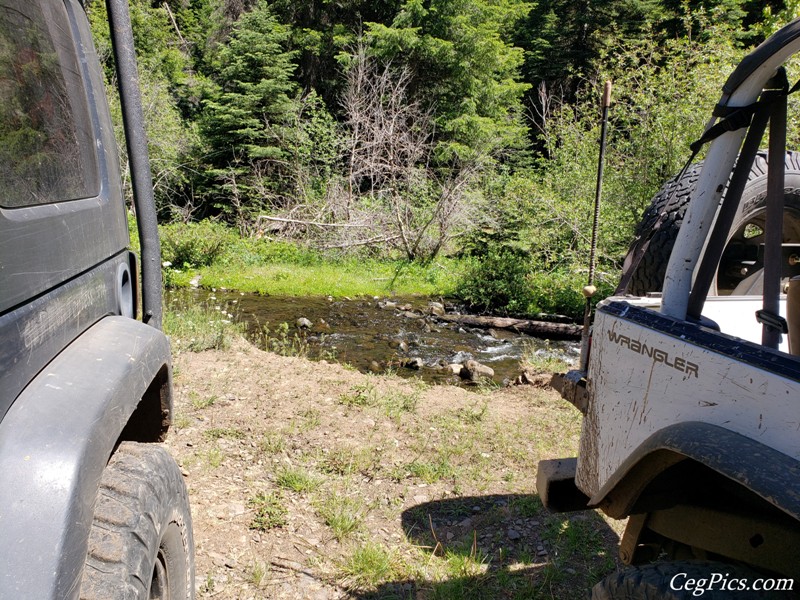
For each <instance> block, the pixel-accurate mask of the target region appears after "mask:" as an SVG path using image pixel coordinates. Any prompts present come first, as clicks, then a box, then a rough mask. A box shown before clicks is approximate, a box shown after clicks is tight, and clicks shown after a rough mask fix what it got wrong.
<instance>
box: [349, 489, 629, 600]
mask: <svg viewBox="0 0 800 600" xmlns="http://www.w3.org/2000/svg"><path fill="white" fill-rule="evenodd" d="M402 524H403V530H404V531H405V533H406V536H407V537H408V539H409V541H411V542H412V543H413V544H414V545H416V546H418V547H421V548H424V549H425V550H426V551H427V552H428V553H429V554H430V560H429V563H428V569H426V574H428V573H429V574H430V576H427V575H426V577H425V578H423V579H421V580H411V581H392V582H389V583H385V584H383V585H382V586H380V587H379V588H378V589H377V590H374V591H370V592H361V593H356V594H355V597H356V598H359V599H361V600H377V599H390V598H402V599H409V600H410V599H413V600H427V599H434V598H435V599H448V600H449V599H453V600H455V599H460V598H463V599H475V600H478V599H481V600H483V599H486V600H494V599H505V598H508V599H519V600H521V599H539V598H542V599H545V598H547V599H554V600H570V599H573V598H575V599H577V598H581V599H585V598H587V597H588V590H589V589H590V588H591V586H592V585H594V583H596V582H597V581H598V580H599V579H601V578H602V577H604V576H605V575H606V574H608V573H609V572H611V571H613V570H614V569H615V568H616V566H617V559H616V557H617V546H618V544H619V537H618V535H617V534H616V532H615V531H614V530H612V529H611V528H610V527H609V526H608V524H607V523H606V522H605V521H604V520H603V518H602V517H601V516H600V515H599V514H598V513H596V512H594V511H588V512H580V513H571V514H553V513H550V512H548V511H547V510H545V508H544V507H543V506H542V503H541V501H540V500H539V498H538V496H536V495H491V496H478V497H466V498H464V497H461V498H453V499H447V500H439V501H434V502H427V503H425V504H420V505H418V506H414V507H412V508H409V509H408V510H406V511H404V512H403V514H402Z"/></svg>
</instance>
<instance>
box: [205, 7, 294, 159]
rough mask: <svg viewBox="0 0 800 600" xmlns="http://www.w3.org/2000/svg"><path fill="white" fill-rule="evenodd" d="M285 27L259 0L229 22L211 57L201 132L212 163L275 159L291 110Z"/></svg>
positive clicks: (290, 69) (291, 84) (282, 153)
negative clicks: (210, 87) (211, 87)
mask: <svg viewBox="0 0 800 600" xmlns="http://www.w3.org/2000/svg"><path fill="white" fill-rule="evenodd" d="M289 33H290V32H289V28H288V27H286V26H285V25H282V24H281V23H279V22H278V20H277V19H276V18H275V16H274V15H273V14H272V12H271V10H270V8H269V5H268V4H267V3H266V2H265V1H263V0H262V2H259V3H258V5H257V6H256V7H255V8H254V9H253V10H252V11H251V12H249V13H245V14H244V15H242V17H241V18H240V19H239V21H237V23H236V24H235V25H234V28H233V31H232V33H231V36H230V39H229V40H228V42H227V44H225V45H223V46H221V47H220V49H219V52H218V53H217V56H216V58H215V64H214V66H215V70H216V78H217V81H218V89H217V90H216V91H215V93H213V95H212V97H211V98H209V99H208V100H207V101H206V103H205V107H206V116H205V120H204V131H205V134H206V136H207V138H208V140H209V142H210V143H211V146H212V147H213V149H214V153H215V159H214V163H216V164H226V163H230V162H234V161H240V162H242V161H243V162H250V161H259V160H280V159H281V158H283V157H284V156H285V150H286V148H285V145H284V139H285V138H286V136H287V131H286V129H287V127H288V126H289V124H290V123H291V118H292V115H293V113H294V111H295V103H294V100H293V98H294V96H295V95H296V93H297V85H296V84H295V83H294V81H293V80H292V75H293V73H294V70H295V65H294V63H293V62H292V60H293V53H292V52H288V51H286V50H285V44H286V42H287V40H288V38H289Z"/></svg>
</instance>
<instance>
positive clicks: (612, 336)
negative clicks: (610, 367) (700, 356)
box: [608, 329, 698, 378]
mask: <svg viewBox="0 0 800 600" xmlns="http://www.w3.org/2000/svg"><path fill="white" fill-rule="evenodd" d="M608 339H609V341H610V342H612V343H614V344H617V345H618V346H623V347H625V348H627V349H628V350H632V351H633V352H636V353H637V354H641V355H642V356H647V357H649V358H652V359H653V362H654V363H663V364H665V365H666V366H668V367H672V368H673V369H675V370H676V371H680V372H681V373H686V374H687V375H694V376H695V378H697V377H698V374H697V372H698V366H697V365H696V364H695V363H693V362H690V361H688V360H686V359H685V358H683V357H682V356H674V357H673V356H670V353H669V352H667V351H666V350H661V349H660V348H654V347H650V346H648V345H647V344H645V343H644V342H642V341H640V340H632V339H631V338H629V337H628V336H627V335H622V334H619V333H617V332H616V331H612V330H610V329H609V331H608Z"/></svg>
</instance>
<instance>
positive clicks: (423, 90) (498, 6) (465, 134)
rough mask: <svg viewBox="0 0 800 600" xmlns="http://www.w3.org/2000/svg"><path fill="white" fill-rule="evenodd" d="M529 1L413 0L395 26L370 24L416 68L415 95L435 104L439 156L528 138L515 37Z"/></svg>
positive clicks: (384, 46)
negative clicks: (514, 29) (427, 0)
mask: <svg viewBox="0 0 800 600" xmlns="http://www.w3.org/2000/svg"><path fill="white" fill-rule="evenodd" d="M529 9H530V5H529V4H528V3H526V2H523V1H522V0H431V1H430V2H423V1H422V0H406V1H405V2H404V3H403V5H402V8H401V9H400V11H399V12H398V14H397V16H396V17H395V18H394V19H393V20H392V22H391V23H390V24H389V25H385V24H381V23H368V24H367V39H368V41H369V42H370V43H371V46H372V50H373V52H374V54H375V55H376V56H377V57H378V58H379V59H380V60H382V61H383V62H385V63H389V62H394V63H397V64H401V65H403V66H405V67H407V68H409V69H410V70H411V72H412V74H413V87H412V89H411V92H412V95H413V96H414V97H415V98H416V99H419V100H421V101H422V102H423V103H424V104H425V105H427V106H432V107H434V110H435V113H436V121H437V125H438V133H437V135H438V139H439V141H440V143H439V146H438V155H439V158H440V159H443V160H445V161H451V160H465V159H466V160H470V159H473V158H475V157H476V156H478V155H484V156H486V155H492V154H496V153H497V152H500V151H501V150H504V149H509V148H514V147H517V148H518V147H521V146H523V145H524V143H525V127H524V124H523V122H522V119H521V112H522V111H521V106H522V105H521V102H520V101H521V98H522V95H523V93H524V92H525V90H526V89H527V88H528V85H527V84H525V83H523V82H521V81H519V67H520V66H521V64H522V60H523V55H522V50H520V49H519V48H515V47H513V46H512V44H511V43H510V41H509V34H510V32H511V30H512V28H513V26H514V24H515V23H516V22H517V21H518V20H519V19H520V18H521V17H523V16H524V15H525V13H526V12H527V11H528V10H529Z"/></svg>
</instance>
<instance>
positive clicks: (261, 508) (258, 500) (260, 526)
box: [247, 492, 289, 531]
mask: <svg viewBox="0 0 800 600" xmlns="http://www.w3.org/2000/svg"><path fill="white" fill-rule="evenodd" d="M247 504H248V506H249V507H250V508H251V509H252V510H253V518H252V520H251V521H250V529H256V530H258V531H268V530H270V529H273V528H275V527H283V526H284V525H286V522H287V517H288V514H289V511H288V509H287V508H286V504H285V503H284V501H283V497H282V496H281V495H280V494H278V493H276V492H269V493H266V492H259V493H258V494H256V495H255V496H253V497H252V498H250V500H249V501H248V503H247Z"/></svg>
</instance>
